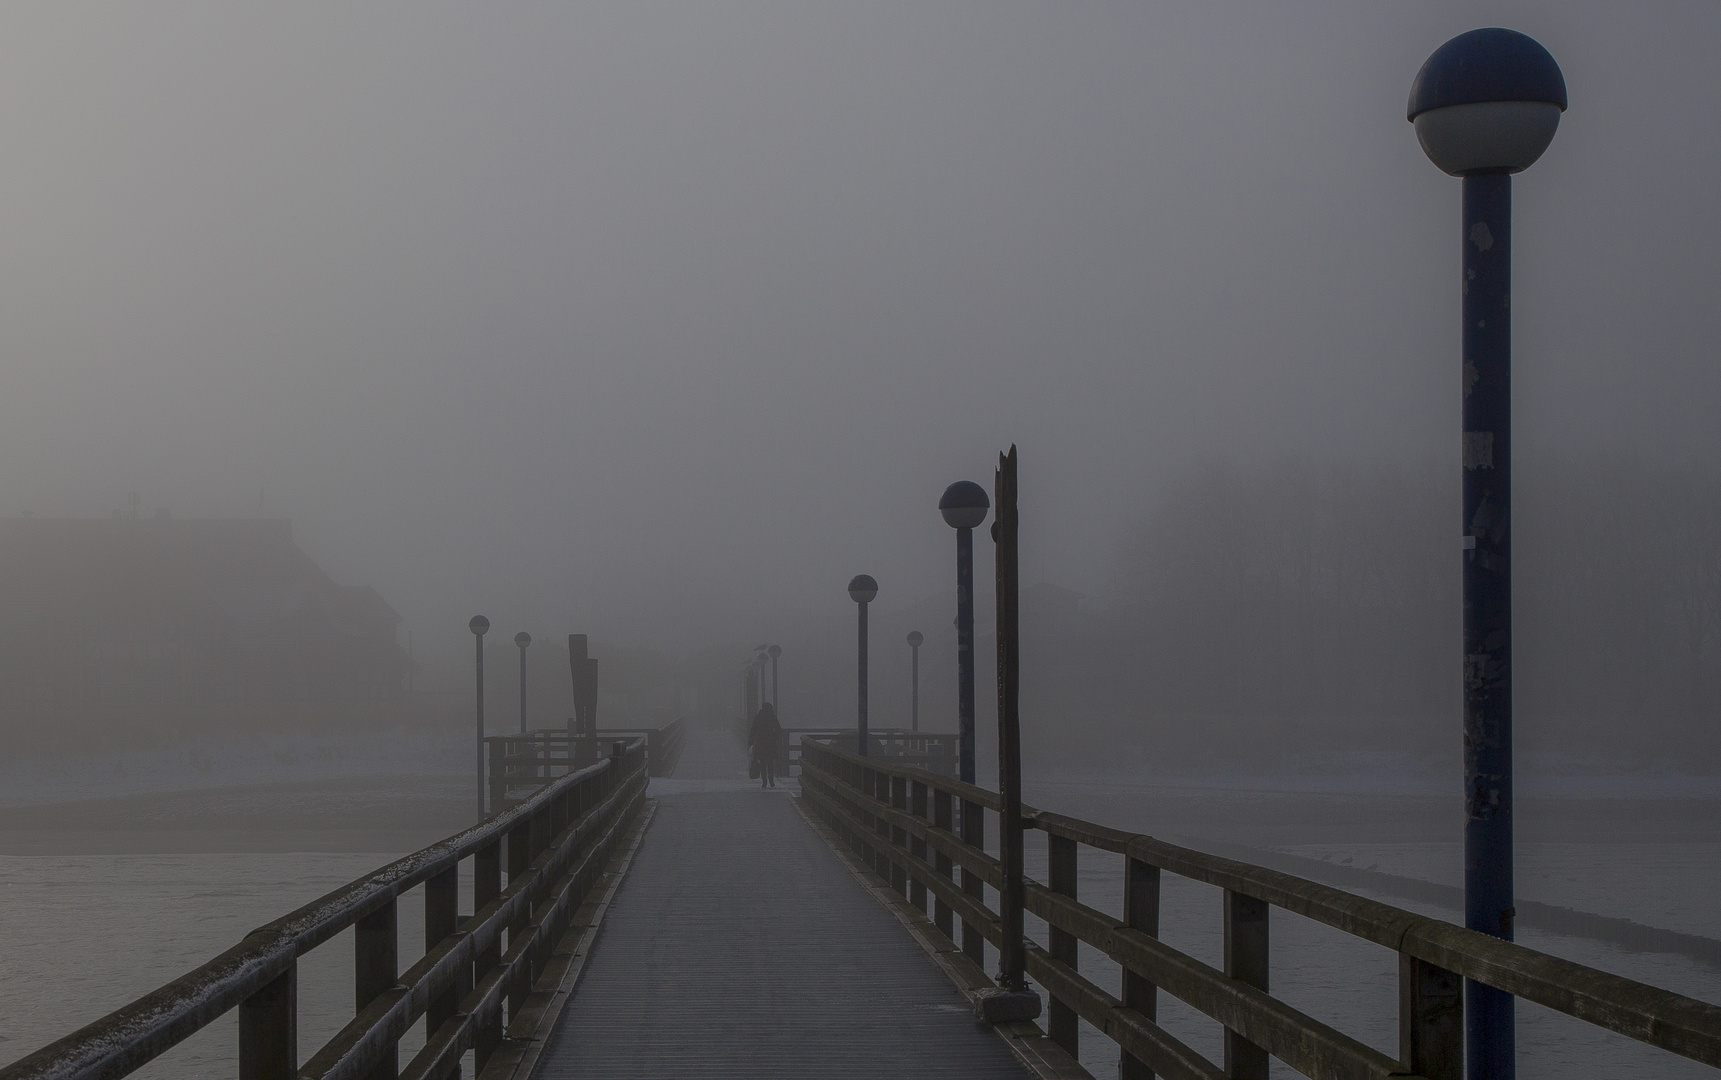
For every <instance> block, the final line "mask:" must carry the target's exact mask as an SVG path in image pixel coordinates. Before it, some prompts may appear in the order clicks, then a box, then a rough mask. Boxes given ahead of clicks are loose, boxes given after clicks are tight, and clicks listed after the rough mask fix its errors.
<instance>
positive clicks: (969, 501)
mask: <svg viewBox="0 0 1721 1080" xmlns="http://www.w3.org/2000/svg"><path fill="white" fill-rule="evenodd" d="M991 507H992V500H991V499H989V498H987V496H986V489H985V488H983V487H981V486H980V485H979V484H976V483H975V482H974V481H972V480H958V481H956V483H954V484H951V485H950V486H949V487H947V488H945V489H944V496H943V497H942V498H940V499H939V500H938V512H939V513H940V514H942V515H943V516H944V523H945V524H946V525H948V526H950V527H951V528H952V529H955V530H956V725H957V726H956V731H957V735H956V743H957V756H958V766H957V774H958V778H959V779H960V780H961V781H962V782H963V783H965V784H972V783H973V782H974V530H975V529H977V528H979V527H980V525H981V523H982V522H984V521H985V520H986V511H987V510H989V509H991Z"/></svg>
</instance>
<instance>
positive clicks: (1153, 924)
mask: <svg viewBox="0 0 1721 1080" xmlns="http://www.w3.org/2000/svg"><path fill="white" fill-rule="evenodd" d="M1123 918H1124V922H1125V923H1127V924H1128V925H1129V928H1130V929H1132V930H1140V931H1141V932H1142V933H1144V934H1146V935H1148V936H1149V937H1158V936H1159V867H1157V866H1154V865H1153V864H1151V863H1144V862H1142V861H1141V860H1140V859H1135V858H1131V859H1126V860H1125V862H1124V879H1123ZM1122 990H1123V1005H1124V1008H1126V1009H1134V1010H1135V1011H1136V1012H1138V1013H1140V1014H1141V1015H1142V1016H1145V1017H1146V1018H1147V1019H1149V1020H1153V1021H1157V1020H1158V1019H1159V988H1158V987H1156V986H1154V985H1153V983H1151V982H1149V981H1148V980H1147V978H1146V977H1145V976H1143V975H1139V974H1137V973H1136V972H1133V971H1131V970H1129V969H1128V968H1124V969H1123V987H1122ZM1117 1075H1118V1080H1153V1070H1152V1069H1150V1068H1148V1067H1147V1063H1146V1062H1144V1061H1142V1060H1141V1059H1139V1058H1137V1057H1136V1056H1135V1055H1133V1054H1131V1053H1130V1052H1129V1051H1127V1050H1124V1051H1122V1052H1121V1053H1120V1055H1119V1057H1118V1066H1117Z"/></svg>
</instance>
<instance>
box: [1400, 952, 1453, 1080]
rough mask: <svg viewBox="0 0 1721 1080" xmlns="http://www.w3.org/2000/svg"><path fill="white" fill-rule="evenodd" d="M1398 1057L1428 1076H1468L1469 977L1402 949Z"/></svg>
mask: <svg viewBox="0 0 1721 1080" xmlns="http://www.w3.org/2000/svg"><path fill="white" fill-rule="evenodd" d="M1398 1057H1399V1061H1400V1062H1401V1063H1402V1064H1403V1066H1404V1069H1405V1071H1406V1072H1409V1073H1414V1074H1415V1075H1417V1076H1422V1077H1426V1078H1427V1080H1463V1077H1464V980H1463V979H1462V978H1460V977H1459V976H1458V975H1456V974H1454V973H1453V972H1450V971H1447V970H1446V969H1445V968H1440V967H1436V966H1434V965H1433V964H1430V963H1429V962H1427V961H1426V960H1418V959H1417V958H1416V957H1414V956H1407V955H1405V954H1404V953H1399V954H1398Z"/></svg>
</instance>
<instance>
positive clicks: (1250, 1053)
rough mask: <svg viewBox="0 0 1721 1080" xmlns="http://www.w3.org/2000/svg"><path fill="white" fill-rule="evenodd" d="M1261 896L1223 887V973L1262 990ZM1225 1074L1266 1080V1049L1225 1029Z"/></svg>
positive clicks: (1243, 1079) (1264, 920) (1263, 924)
mask: <svg viewBox="0 0 1721 1080" xmlns="http://www.w3.org/2000/svg"><path fill="white" fill-rule="evenodd" d="M1267 912H1268V906H1267V902H1266V901H1265V900H1257V899H1255V898H1254V897H1253V896H1245V895H1243V894H1242V893H1237V892H1232V891H1231V890H1230V889H1226V890H1225V974H1226V975H1227V976H1229V977H1230V978H1233V979H1236V980H1237V981H1238V982H1242V983H1247V984H1248V985H1250V986H1253V987H1254V988H1255V989H1257V990H1260V991H1262V992H1263V993H1264V992H1265V991H1266V989H1267ZM1225 1075H1226V1076H1229V1077H1231V1078H1232V1080H1267V1051H1265V1050H1263V1049H1262V1048H1261V1047H1259V1046H1256V1045H1255V1044H1254V1043H1252V1042H1250V1041H1249V1040H1248V1039H1245V1038H1244V1037H1243V1036H1241V1035H1239V1034H1237V1033H1236V1032H1235V1031H1232V1030H1231V1029H1230V1028H1226V1029H1225Z"/></svg>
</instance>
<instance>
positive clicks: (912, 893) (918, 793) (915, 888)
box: [908, 780, 931, 915]
mask: <svg viewBox="0 0 1721 1080" xmlns="http://www.w3.org/2000/svg"><path fill="white" fill-rule="evenodd" d="M927 810H928V806H927V802H926V784H925V783H924V782H923V781H920V780H916V781H914V783H913V784H911V785H910V786H909V789H908V812H909V813H910V814H913V815H914V819H915V820H916V821H926V820H928V819H929V818H930V817H931V815H930V814H928V813H927ZM908 853H909V854H910V855H913V856H914V857H915V858H916V859H918V860H920V861H921V862H925V861H926V840H925V839H924V838H923V837H919V836H916V837H914V838H913V839H911V840H910V841H909V842H908ZM908 902H909V903H911V904H913V905H914V910H916V911H918V912H920V913H921V914H922V915H924V914H926V882H925V881H923V880H921V878H920V877H919V876H918V875H916V876H915V877H914V878H913V880H912V883H911V884H910V885H909V887H908Z"/></svg>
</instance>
